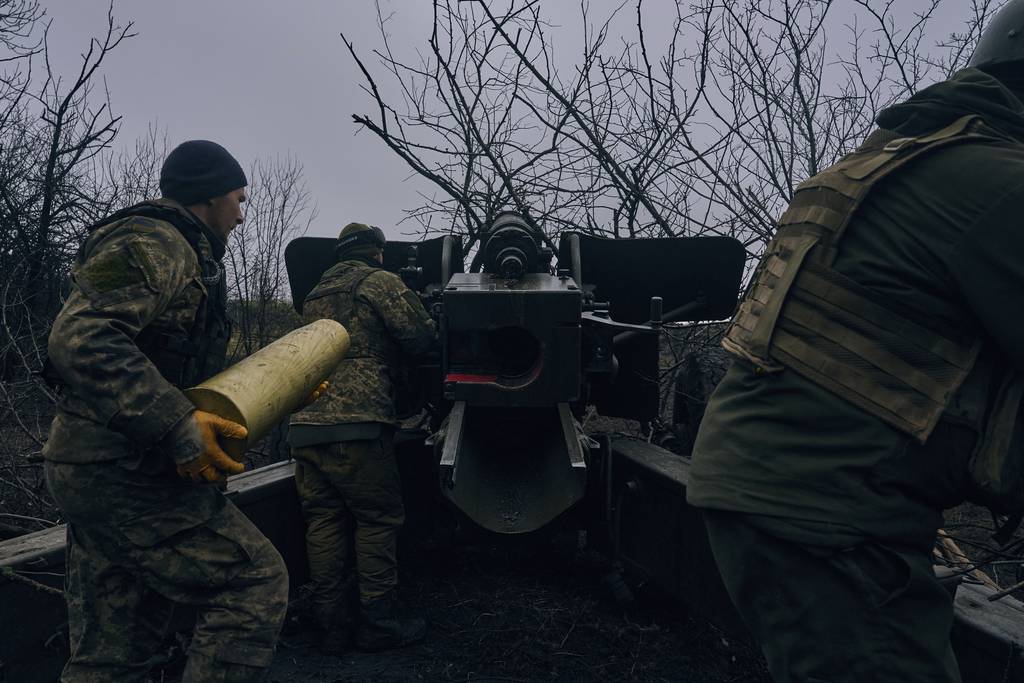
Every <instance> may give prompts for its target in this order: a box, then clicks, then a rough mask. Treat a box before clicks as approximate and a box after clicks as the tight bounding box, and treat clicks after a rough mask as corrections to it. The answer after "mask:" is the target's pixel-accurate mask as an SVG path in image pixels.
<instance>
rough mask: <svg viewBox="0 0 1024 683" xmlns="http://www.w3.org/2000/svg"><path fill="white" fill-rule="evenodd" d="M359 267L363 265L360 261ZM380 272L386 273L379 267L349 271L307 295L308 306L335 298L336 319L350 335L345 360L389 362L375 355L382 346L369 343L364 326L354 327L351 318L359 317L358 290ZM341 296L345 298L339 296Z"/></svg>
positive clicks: (334, 313)
mask: <svg viewBox="0 0 1024 683" xmlns="http://www.w3.org/2000/svg"><path fill="white" fill-rule="evenodd" d="M342 263H344V261H342ZM359 263H363V262H362V261H359ZM333 267H334V268H336V267H337V266H333ZM379 270H383V269H382V268H380V267H379V266H370V267H369V268H349V269H347V270H344V271H343V272H341V273H340V274H337V275H333V276H332V277H330V278H325V279H323V280H321V282H320V283H319V284H317V286H316V287H314V288H313V291H311V292H310V293H309V294H308V295H306V302H307V303H308V302H310V301H312V300H314V299H320V298H322V297H325V296H333V297H334V298H333V299H332V304H333V307H334V311H333V318H334V320H337V321H338V322H339V323H341V324H342V325H344V326H345V329H346V330H349V331H350V340H349V348H348V353H346V354H345V358H346V359H349V360H351V359H355V358H373V359H376V360H378V361H380V362H382V363H383V362H385V361H386V360H387V359H386V358H385V357H384V356H381V355H380V354H379V353H375V351H376V350H377V349H376V348H375V347H379V344H377V345H374V344H370V343H369V340H368V339H367V338H366V335H365V333H364V332H363V329H362V327H363V326H362V325H355V326H354V325H352V316H354V315H355V313H356V297H357V296H359V287H360V285H362V284H363V282H364V281H365V280H366V278H368V277H370V276H371V275H373V274H374V273H376V272H377V271H379ZM339 294H340V295H342V296H336V295H339Z"/></svg>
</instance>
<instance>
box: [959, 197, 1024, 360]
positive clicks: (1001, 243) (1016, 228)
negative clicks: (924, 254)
mask: <svg viewBox="0 0 1024 683" xmlns="http://www.w3.org/2000/svg"><path fill="white" fill-rule="evenodd" d="M1022 214H1024V182H1022V183H1021V184H1020V185H1018V186H1017V187H1015V188H1013V189H1012V190H1010V191H1009V192H1007V193H1006V194H1004V195H1003V196H1002V197H1000V198H998V200H997V201H995V202H994V203H993V204H992V207H991V208H990V210H989V211H988V212H987V213H986V214H984V215H983V216H982V217H981V218H980V219H979V220H978V221H977V222H976V223H975V224H974V226H972V227H971V228H970V229H969V230H968V231H967V232H966V234H965V235H964V238H963V239H962V241H961V243H960V245H959V246H958V247H957V249H955V250H954V253H953V255H952V257H951V260H952V263H951V270H952V272H953V276H954V278H955V279H956V281H957V284H958V285H959V287H960V291H961V293H962V295H963V297H964V299H965V300H966V303H967V305H968V307H969V308H970V309H971V310H972V311H973V312H974V314H975V316H977V318H978V321H979V322H980V323H981V327H982V328H983V329H984V330H985V332H986V333H987V334H988V336H989V337H990V338H991V339H992V341H993V342H995V344H996V345H997V346H998V347H999V348H1000V350H1001V351H1002V352H1003V353H1004V354H1005V355H1006V357H1007V358H1009V360H1010V362H1012V363H1013V364H1014V366H1015V367H1016V368H1017V369H1018V370H1024V317H1022V316H1021V314H1020V311H1021V309H1022V306H1024V229H1022V226H1021V217H1022ZM965 324H969V323H967V322H966V321H965Z"/></svg>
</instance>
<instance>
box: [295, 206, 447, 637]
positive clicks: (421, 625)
mask: <svg viewBox="0 0 1024 683" xmlns="http://www.w3.org/2000/svg"><path fill="white" fill-rule="evenodd" d="M384 244H385V240H384V233H383V232H382V231H381V230H380V228H377V227H372V226H368V225H364V224H362V223H349V224H348V225H346V226H345V227H344V229H342V231H341V234H340V235H339V236H338V244H337V247H336V253H337V259H338V263H337V264H336V265H334V266H333V267H331V268H330V269H328V270H327V272H325V273H324V275H323V277H322V278H321V280H320V282H319V284H317V286H316V287H315V288H314V289H313V291H312V292H310V294H309V295H308V296H307V297H306V300H305V302H304V304H303V315H304V316H305V317H307V318H309V319H318V318H332V319H334V320H337V321H338V322H340V323H341V324H343V325H344V326H345V327H346V328H347V329H348V333H349V337H350V338H351V346H350V348H349V352H348V355H347V356H346V358H345V360H344V361H342V363H341V365H340V366H339V367H338V369H337V371H336V372H335V374H334V376H333V377H332V378H331V382H330V388H329V389H328V390H327V392H326V393H325V394H324V395H323V396H322V397H321V398H320V400H319V401H318V402H317V403H315V404H314V405H312V406H310V407H309V408H307V409H305V410H303V411H302V412H300V413H297V414H295V415H294V416H293V417H292V420H291V427H290V430H289V442H290V443H291V446H292V454H293V456H294V457H295V459H296V461H297V464H296V471H295V480H296V485H297V486H298V490H299V495H300V497H301V499H302V508H303V512H304V515H305V517H306V523H307V532H306V543H307V548H308V550H309V564H310V573H311V575H312V593H311V596H310V612H311V616H312V617H313V618H314V620H315V622H316V623H317V625H318V626H319V627H320V628H321V629H322V630H323V634H322V649H323V650H324V651H325V652H327V653H333V654H337V653H341V652H344V650H345V649H346V647H347V646H348V645H349V641H350V640H351V639H352V636H353V633H354V635H355V641H356V644H357V645H358V646H359V647H360V648H361V649H364V650H382V649H387V648H391V647H398V646H401V645H406V644H408V643H411V642H414V641H416V640H419V639H420V638H422V637H423V635H424V631H425V622H424V621H423V619H420V618H417V617H413V616H410V615H408V614H407V613H406V612H405V610H403V609H402V608H401V607H400V606H399V604H398V603H397V601H396V598H395V586H396V583H397V579H398V568H397V562H396V556H395V552H396V536H397V532H398V529H399V528H400V527H401V526H402V523H403V521H404V512H403V505H402V496H401V487H400V482H399V476H398V468H397V465H396V463H395V455H394V449H393V446H392V436H393V434H394V430H395V427H396V425H397V420H396V418H395V390H396V387H395V382H394V373H395V371H396V370H398V369H399V366H400V365H401V364H402V363H403V362H405V360H404V359H405V358H407V357H409V356H416V355H420V354H423V353H425V352H426V351H428V350H430V349H431V348H432V347H433V345H434V343H435V340H436V330H435V327H434V322H433V321H432V320H431V319H430V316H429V315H427V312H426V311H425V310H424V308H423V305H422V304H421V303H420V300H419V298H418V297H417V296H416V295H415V294H414V293H413V292H412V291H410V290H409V289H408V288H407V287H406V286H405V284H403V282H402V280H401V279H400V278H399V277H398V276H397V275H394V274H393V273H390V272H388V271H386V270H384V269H383V268H382V267H381V265H382V262H383V249H384Z"/></svg>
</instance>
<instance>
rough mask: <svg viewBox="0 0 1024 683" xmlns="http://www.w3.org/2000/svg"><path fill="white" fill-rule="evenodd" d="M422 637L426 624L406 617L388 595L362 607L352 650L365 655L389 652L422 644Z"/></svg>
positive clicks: (409, 615)
mask: <svg viewBox="0 0 1024 683" xmlns="http://www.w3.org/2000/svg"><path fill="white" fill-rule="evenodd" d="M426 633H427V622H426V620H424V619H423V618H422V617H417V616H414V615H412V614H409V612H408V610H406V609H405V608H403V607H401V606H400V605H399V604H398V601H397V600H396V599H395V594H394V592H391V593H387V594H385V595H382V596H381V597H379V598H377V599H375V600H372V601H370V602H368V603H366V604H365V605H363V610H362V619H361V620H360V623H359V629H358V630H357V631H356V647H358V648H359V649H360V650H363V651H366V652H379V651H380V650H390V649H392V648H396V647H404V646H405V645H411V644H412V643H415V642H418V641H420V640H423V636H425V635H426Z"/></svg>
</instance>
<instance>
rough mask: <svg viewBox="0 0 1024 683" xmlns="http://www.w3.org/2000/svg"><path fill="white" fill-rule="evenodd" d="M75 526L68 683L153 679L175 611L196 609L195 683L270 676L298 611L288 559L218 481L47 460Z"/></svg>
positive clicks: (191, 674)
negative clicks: (289, 618) (293, 607)
mask: <svg viewBox="0 0 1024 683" xmlns="http://www.w3.org/2000/svg"><path fill="white" fill-rule="evenodd" d="M46 476H47V483H48V484H49V487H50V491H51V493H52V494H53V497H54V500H56V502H57V504H58V505H59V506H60V508H61V511H62V512H63V514H64V516H65V518H66V519H67V521H68V554H67V557H68V560H67V579H66V591H67V595H68V624H69V630H70V638H71V658H70V660H69V662H68V664H67V666H66V667H65V669H64V672H63V674H62V676H61V681H63V682H64V683H79V682H83V683H85V682H88V683H99V682H100V681H103V682H104V683H111V682H117V683H120V682H122V681H145V680H147V677H146V674H147V671H149V669H150V668H151V667H152V666H153V665H154V664H157V663H159V662H160V658H159V649H160V645H161V641H162V639H163V637H164V636H165V635H166V629H167V627H168V625H169V623H170V619H171V614H172V609H173V605H175V604H180V605H188V606H190V607H194V608H196V610H197V619H196V626H195V631H194V633H193V637H192V642H191V645H190V648H189V653H188V657H189V659H188V665H187V668H186V672H185V676H184V678H183V681H184V683H206V682H208V681H209V682H211V683H212V682H213V681H218V682H221V681H223V682H227V681H238V682H239V683H241V682H242V681H246V682H248V681H259V680H262V678H263V674H264V672H265V670H266V668H267V667H268V666H269V665H270V662H271V658H272V657H273V654H274V645H275V642H276V640H277V636H278V632H279V631H280V628H281V624H282V622H283V620H284V615H285V611H286V609H287V604H288V575H287V571H286V569H285V567H284V562H283V560H282V559H281V556H280V555H279V554H278V553H277V551H276V550H275V549H274V547H273V546H272V545H271V544H270V542H269V541H268V540H267V539H266V538H265V537H264V536H263V534H261V533H260V531H259V530H258V529H257V528H256V527H255V526H254V525H253V524H252V522H250V521H249V519H248V518H247V517H246V516H245V515H244V514H242V512H241V511H239V510H238V508H237V507H235V506H234V504H232V503H231V502H230V501H228V500H227V499H225V498H224V496H223V495H221V494H220V492H219V491H218V490H217V489H216V488H215V487H214V486H211V485H194V484H188V483H185V482H184V481H182V480H179V479H177V478H176V477H173V476H170V475H157V476H153V475H149V474H145V473H141V472H138V471H133V470H129V469H126V468H125V467H124V466H123V465H122V463H111V462H100V463H95V464H74V465H73V464H62V463H53V462H48V463H47V465H46Z"/></svg>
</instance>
